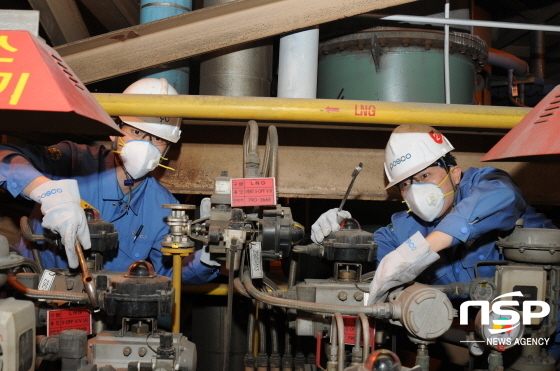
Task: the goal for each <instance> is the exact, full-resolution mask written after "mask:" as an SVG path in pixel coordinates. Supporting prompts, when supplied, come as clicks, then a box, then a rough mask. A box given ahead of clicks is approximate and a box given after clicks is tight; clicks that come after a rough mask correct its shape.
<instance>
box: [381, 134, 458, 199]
mask: <svg viewBox="0 0 560 371" xmlns="http://www.w3.org/2000/svg"><path fill="white" fill-rule="evenodd" d="M454 149H455V148H453V146H452V145H451V143H449V141H448V140H447V138H446V137H444V136H443V134H441V133H440V132H439V131H437V130H436V129H434V128H433V127H431V126H427V125H401V126H398V127H396V128H395V130H393V133H391V137H390V138H389V142H388V143H387V147H385V164H384V165H385V174H387V178H388V179H389V185H388V186H387V187H386V188H390V187H392V186H394V185H395V184H397V183H399V182H401V181H403V180H405V179H407V178H409V177H411V176H412V175H414V174H416V173H417V172H419V171H421V170H423V169H425V168H427V167H428V166H430V165H431V164H433V163H434V162H436V161H437V160H438V159H439V158H441V157H443V156H445V154H446V153H448V152H451V151H452V150H454Z"/></svg>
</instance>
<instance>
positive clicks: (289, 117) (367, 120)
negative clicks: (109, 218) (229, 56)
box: [93, 93, 530, 129]
mask: <svg viewBox="0 0 560 371" xmlns="http://www.w3.org/2000/svg"><path fill="white" fill-rule="evenodd" d="M93 96H94V97H95V98H96V99H97V101H98V102H99V103H100V104H101V106H102V107H103V108H104V109H105V110H106V111H107V113H109V114H110V115H134V116H170V117H185V118H190V119H204V120H211V119H213V120H247V119H249V118H251V119H254V120H257V121H258V120H263V121H272V122H282V121H301V122H316V123H317V122H318V123H325V124H326V125H328V123H344V124H346V125H348V124H355V125H358V126H359V125H364V126H371V125H372V124H380V125H401V124H421V125H422V124H423V125H432V126H447V127H465V128H495V129H510V128H512V127H513V126H515V125H516V124H517V123H518V122H519V121H520V120H521V119H522V118H523V117H524V116H525V115H526V114H527V113H528V112H529V111H530V109H529V108H523V107H502V106H479V105H467V104H440V103H412V102H381V101H370V102H368V101H358V100H346V99H344V100H340V99H301V98H299V99H296V98H270V97H225V96H195V95H155V94H113V93H94V94H93ZM363 110H367V112H368V113H369V114H368V115H362V112H363ZM370 114H371V115H370Z"/></svg>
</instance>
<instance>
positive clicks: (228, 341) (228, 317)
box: [222, 237, 238, 371]
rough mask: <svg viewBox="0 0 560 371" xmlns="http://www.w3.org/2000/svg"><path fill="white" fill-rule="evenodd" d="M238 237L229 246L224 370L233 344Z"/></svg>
mask: <svg viewBox="0 0 560 371" xmlns="http://www.w3.org/2000/svg"><path fill="white" fill-rule="evenodd" d="M237 244H238V239H237V237H233V238H232V239H231V244H230V247H229V272H228V294H227V306H226V318H225V320H224V338H223V339H222V340H223V348H222V349H223V350H224V358H223V364H222V370H223V371H227V370H228V369H229V352H230V345H231V323H232V318H233V280H234V273H235V270H234V269H233V267H234V266H235V253H236V252H237Z"/></svg>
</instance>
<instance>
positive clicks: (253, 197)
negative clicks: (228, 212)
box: [231, 178, 276, 207]
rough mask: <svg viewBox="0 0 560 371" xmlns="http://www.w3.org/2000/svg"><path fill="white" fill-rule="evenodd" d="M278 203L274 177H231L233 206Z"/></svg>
mask: <svg viewBox="0 0 560 371" xmlns="http://www.w3.org/2000/svg"><path fill="white" fill-rule="evenodd" d="M269 205H276V180H275V179H274V178H241V179H231V206H232V207H242V206H269Z"/></svg>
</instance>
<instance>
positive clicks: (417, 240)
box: [368, 232, 439, 305]
mask: <svg viewBox="0 0 560 371" xmlns="http://www.w3.org/2000/svg"><path fill="white" fill-rule="evenodd" d="M438 259H439V254H438V253H436V252H434V251H430V244H429V243H428V241H426V239H425V238H424V237H423V236H422V235H421V234H420V232H416V233H415V234H413V235H412V236H411V237H410V238H409V239H408V240H406V241H405V242H403V243H402V244H401V245H400V246H399V247H397V248H396V249H395V250H394V251H392V252H390V253H389V254H387V255H386V256H385V257H384V258H383V259H381V262H379V266H378V267H377V270H376V271H375V276H374V277H373V281H372V282H371V284H370V285H369V299H368V305H372V304H375V303H377V302H378V301H384V300H385V299H386V298H387V292H388V291H389V290H390V289H392V288H394V287H396V286H399V285H402V284H404V283H407V282H409V281H412V280H413V279H415V278H416V277H417V276H418V275H419V274H420V273H422V271H423V270H424V269H426V268H427V267H428V266H430V265H431V264H432V263H434V262H435V261H436V260H438Z"/></svg>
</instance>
